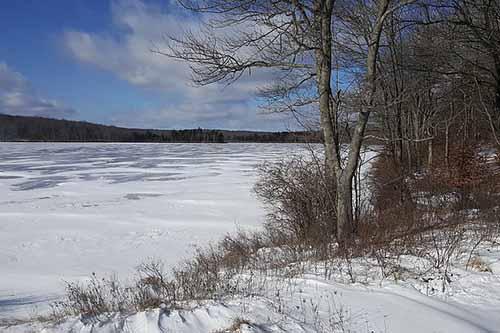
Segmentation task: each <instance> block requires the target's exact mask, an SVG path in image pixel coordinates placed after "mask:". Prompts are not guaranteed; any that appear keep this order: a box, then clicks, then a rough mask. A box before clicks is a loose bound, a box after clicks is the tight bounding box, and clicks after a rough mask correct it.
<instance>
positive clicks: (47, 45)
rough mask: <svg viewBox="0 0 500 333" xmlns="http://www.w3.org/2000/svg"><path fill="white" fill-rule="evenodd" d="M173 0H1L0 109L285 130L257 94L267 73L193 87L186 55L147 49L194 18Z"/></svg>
mask: <svg viewBox="0 0 500 333" xmlns="http://www.w3.org/2000/svg"><path fill="white" fill-rule="evenodd" d="M197 23H198V22H197V20H196V19H195V18H194V17H190V16H186V14H185V13H182V12H180V9H179V8H178V7H177V6H176V5H175V4H174V3H169V1H168V0H158V1H152V0H151V1H147V0H44V1H41V0H19V1H17V0H16V1H2V2H1V4H0V31H2V32H3V33H2V34H0V45H1V47H0V113H8V114H19V115H40V116H47V117H56V118H66V119H78V120H87V121H92V122H98V123H105V124H114V125H119V126H128V127H142V128H193V127H204V128H227V129H253V130H283V129H288V128H290V127H291V126H293V125H292V124H291V123H290V122H288V121H286V120H284V118H283V117H276V116H268V115H262V114H261V112H259V110H258V108H257V102H256V101H255V99H254V98H253V96H254V92H255V89H256V87H257V86H259V84H262V83H263V82H264V81H265V79H266V76H265V75H261V76H259V75H255V77H251V78H246V79H245V80H244V81H243V82H240V83H237V84H235V85H233V86H230V87H224V86H217V85H216V86H209V87H203V88H195V87H193V86H192V84H191V83H190V80H189V71H188V68H187V66H186V64H182V63H179V62H175V61H173V60H171V59H168V58H165V57H163V56H160V55H156V54H153V53H151V52H150V48H151V47H152V46H153V45H154V44H156V45H158V43H161V40H162V36H163V35H164V34H166V33H168V34H178V33H181V32H182V31H183V30H186V29H190V28H193V27H196V25H197Z"/></svg>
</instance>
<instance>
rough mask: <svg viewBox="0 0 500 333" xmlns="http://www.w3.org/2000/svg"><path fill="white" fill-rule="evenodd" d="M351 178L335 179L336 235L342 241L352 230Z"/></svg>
mask: <svg viewBox="0 0 500 333" xmlns="http://www.w3.org/2000/svg"><path fill="white" fill-rule="evenodd" d="M351 182H352V179H351V180H348V179H343V180H340V181H339V180H338V181H337V207H336V208H337V235H339V236H340V237H339V243H343V242H345V241H346V240H347V238H348V237H349V236H350V235H352V232H353V230H354V225H353V217H352V183H351Z"/></svg>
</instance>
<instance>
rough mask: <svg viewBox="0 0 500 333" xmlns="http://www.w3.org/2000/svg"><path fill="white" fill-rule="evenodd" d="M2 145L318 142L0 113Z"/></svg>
mask: <svg viewBox="0 0 500 333" xmlns="http://www.w3.org/2000/svg"><path fill="white" fill-rule="evenodd" d="M0 141H2V142H9V141H10V142H12V141H13V142H16V141H17V142H26V141H28V142H172V143H174V142H179V143H181V142H183V143H202V142H206V143H225V142H262V143H264V142H283V143H286V142H290V143H293V142H310V143H316V142H320V141H321V138H320V135H319V133H318V132H307V131H297V132H260V131H238V130H235V131H233V130H219V129H202V128H196V129H181V130H159V129H140V128H124V127H117V126H109V125H100V124H94V123H89V122H85V121H74V120H63V119H51V118H43V117H27V116H12V115H6V114H0Z"/></svg>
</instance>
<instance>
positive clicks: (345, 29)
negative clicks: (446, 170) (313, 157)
mask: <svg viewBox="0 0 500 333" xmlns="http://www.w3.org/2000/svg"><path fill="white" fill-rule="evenodd" d="M415 1H416V0H276V1H264V0H231V1H227V0H202V1H190V0H179V3H180V4H181V5H182V6H184V7H185V8H187V9H189V10H191V11H194V12H196V13H202V14H204V15H205V17H206V21H205V23H204V25H203V29H201V30H200V31H199V32H192V31H191V32H186V33H185V34H184V36H182V37H180V38H177V37H170V38H169V42H170V43H169V47H168V49H167V50H166V51H165V50H160V49H158V50H156V52H158V53H161V54H164V55H167V56H169V57H173V58H176V59H180V60H183V61H187V62H189V63H190V65H191V69H192V73H193V79H194V82H195V83H197V84H199V85H206V84H211V83H214V82H224V83H232V82H234V81H236V80H238V79H240V78H241V77H242V75H243V74H244V73H251V72H252V71H255V70H261V69H268V70H271V71H272V72H273V73H274V74H275V75H276V77H277V78H278V80H279V81H280V83H279V84H277V85H276V84H275V85H274V89H271V90H267V93H268V96H269V97H274V98H276V96H278V98H277V99H276V100H277V101H280V100H283V99H284V98H281V99H280V98H279V97H280V96H281V97H284V96H285V97H290V96H292V95H293V94H295V97H298V96H300V98H296V99H294V101H293V102H290V101H289V103H287V104H284V106H285V108H288V109H296V108H300V107H304V106H306V105H309V106H310V105H317V107H318V108H319V115H320V126H321V131H322V134H323V137H324V146H325V159H326V164H327V168H328V170H330V172H331V175H332V186H336V190H337V191H336V193H337V195H336V210H337V212H336V215H337V239H338V240H339V241H340V242H341V243H343V242H344V241H345V240H346V239H347V238H349V237H350V235H351V234H352V231H353V228H354V225H353V212H352V182H353V177H354V175H355V173H356V170H357V166H358V164H359V158H360V150H361V146H362V143H363V139H364V135H365V130H366V127H367V125H368V120H369V117H370V114H371V112H372V110H373V108H374V106H375V98H374V97H375V93H376V81H377V77H378V72H377V61H378V55H379V50H380V47H381V36H382V31H383V27H384V23H385V21H386V19H387V18H388V17H389V16H390V14H391V13H393V12H395V11H397V10H400V9H401V8H403V7H404V6H406V5H408V4H410V3H414V2H415ZM341 52H342V53H345V54H344V57H343V59H348V57H350V56H353V57H356V61H354V62H353V63H352V64H351V66H355V67H358V68H359V69H360V70H359V71H358V73H359V72H360V73H361V76H362V77H363V79H362V80H361V81H360V82H361V85H360V86H359V87H358V88H357V90H358V95H359V96H360V97H361V98H360V100H359V101H358V104H357V105H356V107H357V110H356V112H357V115H358V116H357V120H356V121H355V125H354V128H353V130H352V131H351V132H352V133H350V140H349V143H348V149H347V153H346V155H344V154H342V153H341V144H342V142H341V140H340V138H339V132H340V129H339V126H340V119H339V117H338V116H339V112H340V111H341V110H340V109H339V107H340V105H341V95H342V90H341V89H340V86H336V87H335V89H333V87H332V80H333V79H334V78H336V77H338V76H339V75H342V73H341V71H342V69H340V68H339V67H338V66H336V64H338V60H339V58H341V55H340V53H341ZM346 52H347V53H346ZM334 55H335V56H336V57H338V58H335V59H334ZM311 87H314V88H315V89H314V90H313V91H311ZM299 92H301V93H299ZM280 94H281V95H280ZM294 103H295V104H294ZM274 105H275V106H276V105H279V104H278V103H275V104H274ZM278 107H279V106H278Z"/></svg>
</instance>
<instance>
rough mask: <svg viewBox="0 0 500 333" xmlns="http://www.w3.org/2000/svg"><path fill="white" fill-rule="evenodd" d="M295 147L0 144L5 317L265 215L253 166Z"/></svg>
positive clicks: (0, 306)
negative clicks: (67, 287) (70, 286)
mask: <svg viewBox="0 0 500 333" xmlns="http://www.w3.org/2000/svg"><path fill="white" fill-rule="evenodd" d="M304 149H306V147H305V146H304V145H292V144H69V143H57V144H56V143H54V144H47V143H4V144H0V193H2V196H1V198H0V318H2V317H4V318H5V317H11V316H12V315H14V314H15V315H17V316H26V315H29V314H30V313H31V312H33V311H34V310H33V309H34V308H39V307H43V306H44V304H46V302H41V301H44V300H52V299H53V298H56V297H57V296H58V295H60V294H61V293H62V291H63V287H64V283H63V281H72V280H76V279H82V278H84V277H86V276H89V275H90V274H91V273H92V272H96V273H98V274H101V275H109V274H116V275H118V276H128V275H130V274H132V272H133V270H134V267H135V266H136V265H138V264H139V263H141V262H142V261H144V260H145V259H146V258H149V257H155V258H161V260H162V261H164V262H165V264H166V265H167V266H169V265H170V266H171V265H174V264H176V263H178V262H179V261H180V260H181V259H182V258H186V257H188V256H189V254H190V253H192V252H193V250H194V247H195V246H200V245H203V244H206V243H207V242H208V241H210V240H216V239H218V238H220V237H221V236H222V235H224V234H225V233H227V232H232V231H234V230H235V229H236V228H243V229H249V228H258V227H259V226H260V225H261V223H262V221H263V219H264V216H265V212H264V210H263V208H262V207H261V205H260V204H259V202H258V201H257V199H256V198H255V196H254V195H253V194H252V192H251V191H250V189H251V188H252V186H253V184H254V182H255V166H256V165H258V164H260V163H262V162H263V161H265V160H273V159H276V158H281V157H285V156H289V155H290V154H292V153H294V152H296V153H298V152H300V151H302V150H304Z"/></svg>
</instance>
